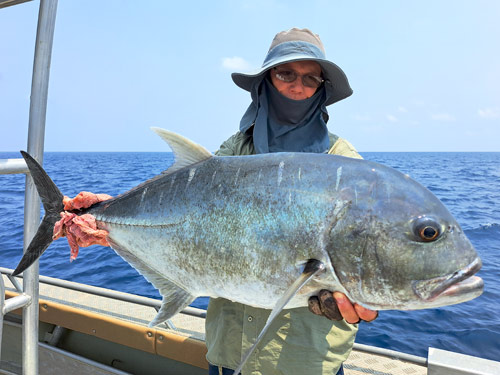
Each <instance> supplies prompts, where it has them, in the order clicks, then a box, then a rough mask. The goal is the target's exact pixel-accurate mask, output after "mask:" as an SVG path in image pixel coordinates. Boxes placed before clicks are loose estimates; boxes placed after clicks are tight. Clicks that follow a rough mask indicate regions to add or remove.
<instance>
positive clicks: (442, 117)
mask: <svg viewBox="0 0 500 375" xmlns="http://www.w3.org/2000/svg"><path fill="white" fill-rule="evenodd" d="M431 119H433V120H435V121H444V122H453V121H455V116H453V115H450V114H449V113H444V112H443V113H433V114H431Z"/></svg>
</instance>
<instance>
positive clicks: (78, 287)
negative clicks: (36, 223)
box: [0, 267, 207, 319]
mask: <svg viewBox="0 0 500 375" xmlns="http://www.w3.org/2000/svg"><path fill="white" fill-rule="evenodd" d="M12 272H13V270H11V269H10V268H4V267H0V273H1V274H4V275H6V276H7V277H8V278H9V280H10V281H11V282H12V283H13V284H14V283H17V285H19V283H18V282H17V278H21V277H22V275H19V276H16V277H12V276H11V275H12ZM39 281H40V283H42V284H47V285H53V286H57V287H60V288H64V289H71V290H75V291H77V292H82V293H88V294H92V295H95V296H99V297H106V298H111V299H114V300H117V301H123V302H129V303H135V304H137V305H141V306H146V307H153V308H155V309H159V308H160V307H161V301H160V300H157V299H154V298H148V297H142V296H138V295H135V294H129V293H123V292H117V291H115V290H112V289H105V288H99V287H96V286H92V285H87V284H80V283H75V282H72V281H67V280H62V279H56V278H53V277H47V276H42V275H40V276H39ZM14 286H15V287H16V289H17V290H18V291H21V290H22V289H20V288H19V287H18V286H16V285H15V284H14ZM181 313H182V314H186V315H190V316H194V317H196V318H203V319H204V318H206V316H207V314H206V311H205V310H202V309H197V308H194V307H186V308H185V309H184V310H182V311H181Z"/></svg>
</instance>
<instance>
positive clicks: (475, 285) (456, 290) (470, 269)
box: [413, 258, 484, 303]
mask: <svg viewBox="0 0 500 375" xmlns="http://www.w3.org/2000/svg"><path fill="white" fill-rule="evenodd" d="M481 266H482V262H481V259H480V258H476V259H475V260H474V261H473V262H472V263H471V264H469V265H468V266H467V267H464V268H462V269H461V270H458V271H456V272H454V273H453V274H450V275H446V276H440V277H436V278H433V279H428V280H419V281H414V282H413V291H414V292H415V294H416V295H418V296H419V297H420V298H421V299H422V300H425V301H427V302H434V301H437V300H441V299H456V300H457V303H458V302H464V301H467V300H470V299H472V298H475V297H477V296H479V295H481V293H482V292H483V287H484V282H483V279H481V278H480V277H477V276H473V275H474V274H475V273H476V272H477V271H479V270H480V269H481Z"/></svg>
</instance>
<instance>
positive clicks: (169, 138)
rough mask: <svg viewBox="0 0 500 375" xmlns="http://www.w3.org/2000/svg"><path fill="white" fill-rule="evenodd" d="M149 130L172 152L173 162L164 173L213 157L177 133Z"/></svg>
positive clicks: (155, 129)
mask: <svg viewBox="0 0 500 375" xmlns="http://www.w3.org/2000/svg"><path fill="white" fill-rule="evenodd" d="M151 130H152V131H154V132H155V133H156V134H158V135H159V136H160V137H161V138H162V139H163V140H164V141H165V142H167V143H168V145H169V146H170V148H171V149H172V151H173V152H174V156H175V162H174V164H173V165H172V166H171V167H170V168H168V169H167V170H166V171H165V172H164V173H173V172H175V171H178V170H179V169H182V168H185V167H188V166H190V165H192V164H195V163H199V162H200V161H204V160H207V159H210V158H211V157H213V155H212V153H211V152H210V151H208V150H207V149H206V148H205V147H203V146H200V145H199V144H197V143H194V142H193V141H191V140H189V139H187V138H185V137H183V136H181V135H179V134H177V133H174V132H171V131H168V130H165V129H162V128H156V127H152V128H151Z"/></svg>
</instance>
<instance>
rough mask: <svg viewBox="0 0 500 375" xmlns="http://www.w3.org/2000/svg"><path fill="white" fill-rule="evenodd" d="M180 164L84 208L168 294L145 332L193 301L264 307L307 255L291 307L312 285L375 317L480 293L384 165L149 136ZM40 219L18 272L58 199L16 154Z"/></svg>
mask: <svg viewBox="0 0 500 375" xmlns="http://www.w3.org/2000/svg"><path fill="white" fill-rule="evenodd" d="M154 130H155V131H156V132H157V133H158V134H159V135H160V136H161V137H162V138H163V139H164V140H165V141H167V142H168V143H169V145H170V146H171V147H172V149H173V151H174V153H175V156H176V161H175V163H174V165H173V166H172V167H170V168H169V169H168V170H167V171H165V172H164V173H163V174H161V175H159V176H156V177H154V178H153V179H151V180H149V181H146V182H145V183H143V184H141V185H139V186H137V187H136V188H134V189H132V190H130V191H128V192H126V193H124V194H122V195H120V196H118V197H116V198H113V199H111V200H108V201H104V202H101V203H99V204H97V205H94V206H92V207H90V208H89V209H87V210H84V211H83V212H80V214H82V213H90V214H92V215H94V216H95V218H96V219H97V224H98V227H99V228H101V229H105V230H107V231H108V232H109V235H108V242H109V243H110V245H111V247H112V248H113V249H114V250H115V251H116V252H117V253H118V254H119V255H120V256H122V257H123V258H124V259H125V260H126V261H128V262H129V263H130V264H131V265H132V266H133V267H134V268H136V269H137V271H139V272H140V273H141V274H142V275H143V276H144V277H145V278H146V279H148V280H149V281H150V282H151V283H152V284H153V285H154V286H155V287H156V288H157V289H159V291H160V293H161V295H162V296H163V302H162V308H161V309H160V311H159V313H158V315H157V317H156V318H155V319H154V320H153V321H152V322H151V325H155V324H159V323H161V322H162V321H164V320H165V319H168V318H169V317H171V316H172V315H174V314H176V313H177V312H179V311H180V310H182V309H183V308H184V307H185V306H187V305H188V304H189V303H191V302H192V301H193V300H194V299H195V298H196V297H198V296H210V297H224V298H227V299H230V300H233V301H236V302H240V303H244V304H247V305H251V306H255V307H261V308H266V309H272V308H273V307H274V306H275V305H276V301H278V300H279V299H280V297H282V296H286V295H288V294H289V293H290V290H292V289H293V287H292V286H293V285H294V284H296V281H297V280H299V279H300V278H301V277H302V276H301V275H302V273H303V271H304V267H305V265H306V263H308V261H309V260H311V259H313V260H316V261H319V262H320V263H321V264H323V265H324V271H323V272H322V273H320V274H317V275H315V276H314V277H313V279H312V280H311V281H309V282H308V283H307V284H306V286H305V287H303V288H302V289H300V290H299V291H298V293H297V294H295V296H294V297H293V298H292V299H291V301H290V302H289V303H288V304H287V305H286V308H293V307H298V306H307V301H308V299H309V297H310V296H311V295H315V294H317V293H318V291H319V290H321V289H329V290H332V291H340V292H343V293H345V294H346V295H347V296H348V297H349V298H350V299H351V301H352V302H356V303H358V304H361V305H363V306H365V307H367V308H371V309H378V310H383V309H402V310H408V309H423V308H430V307H438V306H443V305H449V304H454V303H459V302H464V301H467V300H470V299H472V298H475V297H477V296H479V295H480V294H481V293H482V290H483V281H482V280H481V279H480V278H479V277H477V276H473V275H474V273H475V272H477V271H478V270H479V268H480V267H481V260H480V259H479V257H478V255H477V253H476V252H475V250H474V248H473V246H472V245H471V243H470V242H469V240H468V239H467V238H466V236H465V235H464V233H463V231H462V229H461V228H460V226H459V225H458V223H457V222H456V221H455V219H454V218H453V217H452V215H451V214H450V213H449V212H448V210H447V209H446V208H445V207H444V206H443V204H442V203H441V202H440V201H439V199H438V198H436V197H435V196H434V195H433V194H432V193H431V192H430V191H429V190H427V189H426V188H425V187H423V186H422V185H420V184H418V183H417V182H415V181H414V180H412V179H411V178H409V177H408V176H407V175H404V174H402V173H400V172H398V171H396V170H394V169H392V168H389V167H386V166H383V165H380V164H377V163H373V162H369V161H365V160H358V159H351V158H345V157H341V156H334V155H326V154H305V153H300V154H299V153H273V154H265V155H254V156H233V157H214V156H213V155H211V154H210V153H209V152H208V151H207V150H205V149H204V148H202V147H201V146H199V145H196V144H194V143H193V142H191V141H189V140H187V139H185V138H183V137H181V136H179V135H177V134H175V133H171V132H168V131H165V130H163V129H158V128H155V129H154ZM23 156H24V158H25V160H26V162H27V164H28V167H29V169H30V173H31V175H32V177H33V179H34V181H35V184H36V186H37V189H38V192H39V194H40V196H41V198H42V201H43V202H44V207H45V211H46V214H45V217H44V219H43V221H42V224H41V225H40V227H39V229H38V232H37V234H36V236H35V237H34V239H33V241H32V243H31V244H30V245H29V247H28V249H27V251H26V253H25V255H24V256H23V258H22V259H21V261H20V263H19V265H18V267H17V268H16V270H15V272H14V274H18V273H20V272H22V271H23V270H24V269H26V268H27V267H29V265H31V264H32V263H33V262H34V261H35V260H36V259H37V258H38V257H39V256H40V255H41V254H42V253H43V252H44V251H45V249H46V248H47V247H48V246H49V244H50V242H51V241H52V230H53V228H54V224H55V222H56V221H57V220H58V217H59V212H60V211H61V210H62V193H61V192H60V191H59V190H58V189H57V187H56V186H55V184H54V183H53V181H52V180H51V179H50V177H49V176H47V174H46V173H45V171H44V170H43V168H42V167H41V166H40V165H39V164H38V163H37V162H36V161H35V160H34V159H33V158H31V157H30V156H29V155H27V154H26V153H23Z"/></svg>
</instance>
